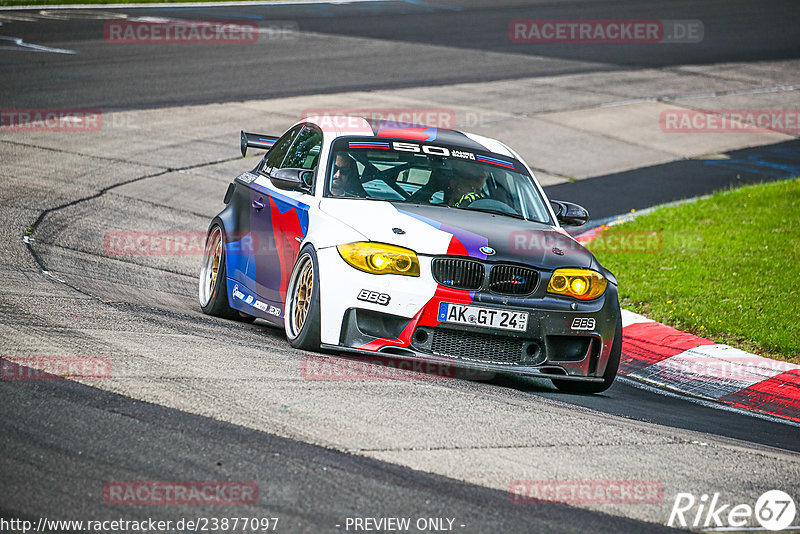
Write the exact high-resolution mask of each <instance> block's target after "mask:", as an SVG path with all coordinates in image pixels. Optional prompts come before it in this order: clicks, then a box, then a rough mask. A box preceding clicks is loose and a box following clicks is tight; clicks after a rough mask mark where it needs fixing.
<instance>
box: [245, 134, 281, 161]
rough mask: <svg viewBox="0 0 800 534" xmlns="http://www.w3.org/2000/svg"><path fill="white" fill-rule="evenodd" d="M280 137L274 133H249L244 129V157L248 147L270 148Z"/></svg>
mask: <svg viewBox="0 0 800 534" xmlns="http://www.w3.org/2000/svg"><path fill="white" fill-rule="evenodd" d="M277 140H278V138H277V137H275V136H274V135H261V134H256V133H247V132H245V131H244V130H242V157H245V155H246V154H247V148H248V147H250V148H260V149H263V150H269V149H270V148H272V145H274V144H275V141H277Z"/></svg>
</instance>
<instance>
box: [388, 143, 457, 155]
mask: <svg viewBox="0 0 800 534" xmlns="http://www.w3.org/2000/svg"><path fill="white" fill-rule="evenodd" d="M392 147H393V148H394V149H395V150H402V151H403V152H417V153H419V152H422V153H424V154H430V155H431V156H449V155H450V150H449V149H447V148H445V147H443V146H433V145H418V144H416V143H403V142H400V141H394V142H392Z"/></svg>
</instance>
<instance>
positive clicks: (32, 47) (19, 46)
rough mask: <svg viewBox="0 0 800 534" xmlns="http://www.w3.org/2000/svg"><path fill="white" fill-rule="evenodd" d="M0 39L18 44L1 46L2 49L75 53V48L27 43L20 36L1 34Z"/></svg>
mask: <svg viewBox="0 0 800 534" xmlns="http://www.w3.org/2000/svg"><path fill="white" fill-rule="evenodd" d="M0 41H11V42H12V43H14V44H15V45H16V46H0V50H17V51H22V52H52V53H54V54H75V51H74V50H67V49H65V48H51V47H49V46H43V45H37V44H33V43H26V42H25V41H23V40H22V39H20V38H19V37H7V36H5V35H0Z"/></svg>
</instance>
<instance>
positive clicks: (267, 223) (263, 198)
mask: <svg viewBox="0 0 800 534" xmlns="http://www.w3.org/2000/svg"><path fill="white" fill-rule="evenodd" d="M288 133H291V132H287V134H288ZM279 142H280V140H279ZM275 148H280V149H281V151H282V152H283V156H281V154H280V153H276V154H275V157H274V158H273V157H268V158H266V160H265V162H264V164H263V165H262V169H261V174H262V177H260V178H259V179H258V180H256V182H255V184H256V187H254V189H253V192H252V193H253V199H252V203H251V215H250V225H251V232H252V233H253V238H254V240H255V242H256V243H257V245H256V248H257V250H258V253H257V254H256V258H255V259H256V270H255V288H256V292H257V293H258V295H259V297H260V298H261V299H263V300H265V301H266V302H267V303H268V304H269V305H270V308H269V309H268V310H267V312H268V313H270V314H271V315H273V316H276V317H280V316H282V314H283V303H284V301H285V298H286V288H287V286H288V285H289V277H290V276H291V274H292V268H293V267H294V262H295V260H296V259H297V256H298V253H299V251H300V242H302V240H303V238H304V237H305V235H306V233H307V232H308V210H309V206H310V204H311V199H312V198H313V197H312V195H311V192H310V191H312V189H311V188H308V189H305V190H295V191H287V190H284V189H279V188H278V187H276V186H275V185H274V184H273V183H272V182H271V181H270V180H269V174H270V173H272V172H274V171H275V170H276V169H288V168H296V169H304V170H310V171H314V170H316V167H317V164H318V163H319V153H320V150H321V148H322V131H321V130H320V129H319V128H318V127H317V126H315V125H313V124H304V125H300V126H299V128H298V131H297V132H296V134H295V136H294V137H293V139H292V141H291V143H290V146H288V147H287V148H286V150H285V151H283V146H280V147H277V146H276V147H275ZM273 150H274V149H273ZM270 152H272V151H270ZM271 155H272V154H271ZM279 159H280V161H278V160H279Z"/></svg>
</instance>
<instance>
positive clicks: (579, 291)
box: [547, 269, 608, 300]
mask: <svg viewBox="0 0 800 534" xmlns="http://www.w3.org/2000/svg"><path fill="white" fill-rule="evenodd" d="M607 285H608V282H607V281H606V278H605V277H604V276H603V275H602V274H600V273H598V272H597V271H591V270H589V269H556V270H555V272H554V273H553V276H551V277H550V283H549V284H548V285H547V292H548V293H554V294H556V295H565V296H567V297H574V298H576V299H581V300H592V299H596V298H597V297H599V296H600V295H602V294H603V293H605V290H606V286H607Z"/></svg>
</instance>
